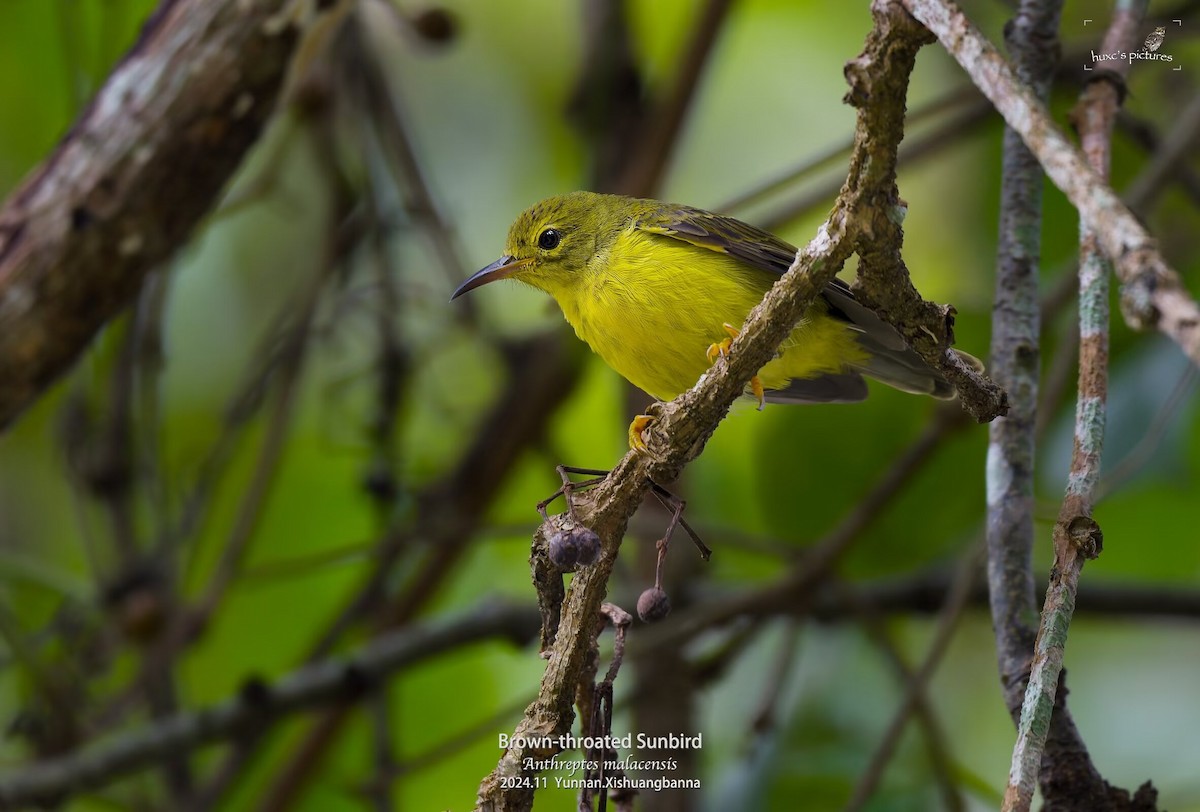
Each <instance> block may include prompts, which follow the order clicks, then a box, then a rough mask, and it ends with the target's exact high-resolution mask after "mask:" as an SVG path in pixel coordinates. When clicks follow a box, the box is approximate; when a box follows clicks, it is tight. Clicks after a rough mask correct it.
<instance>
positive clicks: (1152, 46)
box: [1146, 25, 1167, 53]
mask: <svg viewBox="0 0 1200 812" xmlns="http://www.w3.org/2000/svg"><path fill="white" fill-rule="evenodd" d="M1166 38H1167V29H1166V28H1164V27H1163V26H1161V25H1160V26H1158V27H1157V28H1155V29H1154V30H1153V31H1151V32H1150V35H1149V36H1148V37H1146V50H1147V51H1149V52H1150V53H1154V52H1155V51H1157V50H1158V49H1159V48H1160V47H1162V44H1163V40H1164V39H1166Z"/></svg>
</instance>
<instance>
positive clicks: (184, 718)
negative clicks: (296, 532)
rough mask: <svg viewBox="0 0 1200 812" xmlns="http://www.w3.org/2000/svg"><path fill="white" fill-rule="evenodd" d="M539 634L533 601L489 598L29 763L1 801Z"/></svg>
mask: <svg viewBox="0 0 1200 812" xmlns="http://www.w3.org/2000/svg"><path fill="white" fill-rule="evenodd" d="M536 635H537V622H536V615H535V614H534V613H533V612H531V611H530V610H528V609H527V608H525V607H518V606H507V605H496V604H494V603H485V604H483V605H481V606H480V607H478V608H477V609H476V610H475V611H473V612H472V613H471V614H469V615H465V616H463V617H458V618H454V619H452V620H443V621H440V622H437V623H430V624H428V625H426V626H421V627H415V628H411V629H408V630H406V631H404V632H399V633H396V634H392V635H389V636H386V637H381V638H379V639H378V640H375V641H374V642H371V643H369V644H367V645H366V646H363V647H362V648H361V649H359V650H358V652H356V653H355V654H353V655H351V656H349V657H344V658H343V657H336V658H332V659H329V660H324V661H322V662H318V663H313V664H312V665H307V666H304V667H303V668H300V669H298V670H296V671H294V672H292V673H291V674H289V675H287V676H285V677H283V678H282V679H280V680H279V681H278V682H276V683H275V684H274V685H270V684H268V683H266V682H264V681H262V680H259V679H254V678H251V679H249V680H247V681H246V683H245V685H244V686H243V688H242V691H241V695H240V696H238V697H236V698H234V699H229V700H227V701H225V702H223V703H222V704H220V705H216V706H213V707H210V708H206V709H203V710H198V711H194V712H189V713H183V714H178V715H176V716H174V717H171V718H169V719H164V720H161V721H159V722H157V723H155V724H153V725H151V726H148V727H145V728H143V729H141V730H137V731H132V732H129V733H124V734H121V735H120V736H117V737H114V738H112V739H111V740H109V741H107V742H102V743H100V744H97V745H94V746H92V747H89V748H87V749H85V750H82V751H80V752H78V753H75V754H73V755H70V756H66V757H64V758H61V759H58V760H56V761H46V762H42V763H39V764H34V765H29V766H25V767H22V768H21V769H20V771H19V772H17V773H15V774H10V775H8V776H5V777H3V778H0V806H4V807H5V808H11V807H13V806H20V805H26V804H33V803H53V802H55V801H57V800H61V799H62V798H63V797H65V796H67V795H69V794H71V793H75V792H80V791H83V790H87V789H94V788H96V787H100V786H103V785H104V784H107V783H109V782H110V781H113V780H114V779H116V778H119V777H120V776H123V775H128V774H129V773H131V772H134V771H135V770H138V769H141V768H142V767H145V766H146V765H149V764H154V763H157V762H160V761H162V760H164V759H166V758H167V757H169V756H171V755H174V754H179V753H186V752H190V751H191V750H194V749H196V748H198V747H200V746H202V745H205V744H210V743H212V742H217V741H221V740H224V739H228V738H230V737H233V736H241V735H243V734H252V733H253V732H254V731H256V730H261V729H262V728H264V727H266V726H267V725H269V724H271V723H272V722H274V721H276V720H277V719H279V718H280V717H283V716H287V715H290V714H294V713H300V712H302V711H305V710H309V709H311V708H313V707H318V706H321V705H326V704H329V703H331V702H333V701H336V700H358V699H364V698H366V697H368V696H369V695H370V688H371V686H372V685H374V684H376V683H378V682H379V681H380V680H382V679H384V678H385V677H387V676H388V675H390V674H393V673H395V672H396V671H399V670H401V669H403V668H407V667H409V666H412V665H415V664H417V663H420V662H422V661H424V660H427V659H429V658H431V657H435V656H437V655H439V654H441V653H443V652H446V651H449V650H451V649H454V648H457V647H459V646H462V645H465V644H467V643H473V642H477V641H480V640H486V639H490V638H495V637H501V638H507V639H511V640H513V641H514V642H515V643H517V644H518V645H525V644H526V643H528V642H529V641H531V640H533V639H534V637H536Z"/></svg>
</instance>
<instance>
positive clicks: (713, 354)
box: [630, 322, 767, 436]
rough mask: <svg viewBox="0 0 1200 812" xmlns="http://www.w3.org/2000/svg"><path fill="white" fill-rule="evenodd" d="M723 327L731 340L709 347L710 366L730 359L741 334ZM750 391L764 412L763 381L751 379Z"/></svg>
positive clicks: (757, 378)
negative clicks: (730, 349)
mask: <svg viewBox="0 0 1200 812" xmlns="http://www.w3.org/2000/svg"><path fill="white" fill-rule="evenodd" d="M721 327H722V328H723V329H724V330H725V332H727V333H729V338H727V339H725V340H724V341H715V342H713V343H712V344H709V345H708V352H707V353H705V354H706V355H707V356H708V363H709V364H713V363H716V360H717V359H718V358H728V357H729V348H730V346H731V345H732V344H733V340H734V339H735V338H737V337H738V333H740V332H741V331H740V330H738V328H736V327H734V326H733V325H732V324H729V323H728V322H726V323H725V324H722V325H721ZM750 391H751V392H753V393H754V397H755V398H757V399H758V410H759V411H760V412H761V411H762V410H763V406H765V405H766V403H767V396H766V393H765V392H764V391H763V385H762V381H761V380H759V377H758V376H757V375H755V376H754V377H753V378H751V379H750ZM632 430H633V427H632V426H630V431H632ZM630 436H632V435H630Z"/></svg>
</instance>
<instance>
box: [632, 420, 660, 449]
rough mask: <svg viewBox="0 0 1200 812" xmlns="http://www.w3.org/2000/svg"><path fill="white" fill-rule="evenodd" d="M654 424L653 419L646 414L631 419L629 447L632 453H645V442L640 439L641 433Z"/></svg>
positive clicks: (642, 438) (643, 439)
mask: <svg viewBox="0 0 1200 812" xmlns="http://www.w3.org/2000/svg"><path fill="white" fill-rule="evenodd" d="M653 422H654V418H653V417H651V416H650V415H648V414H639V415H638V416H637V417H635V418H633V422H632V423H630V424H629V447H630V448H632V449H633V450H634V451H645V450H646V440H645V438H644V437H642V432H644V431H645V430H646V429H647V428H649V427H650V424H651V423H653Z"/></svg>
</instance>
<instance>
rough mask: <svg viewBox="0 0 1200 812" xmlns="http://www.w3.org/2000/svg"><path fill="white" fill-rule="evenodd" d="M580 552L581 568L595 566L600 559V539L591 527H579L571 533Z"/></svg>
mask: <svg viewBox="0 0 1200 812" xmlns="http://www.w3.org/2000/svg"><path fill="white" fill-rule="evenodd" d="M571 535H572V536H574V537H575V546H576V547H577V548H578V550H579V566H581V567H586V566H588V565H589V564H594V563H595V561H596V559H597V558H599V557H600V537H599V536H598V535H596V533H595V531H594V530H592V529H591V528H590V527H577V528H575V530H574V531H573V532H572V533H571Z"/></svg>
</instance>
